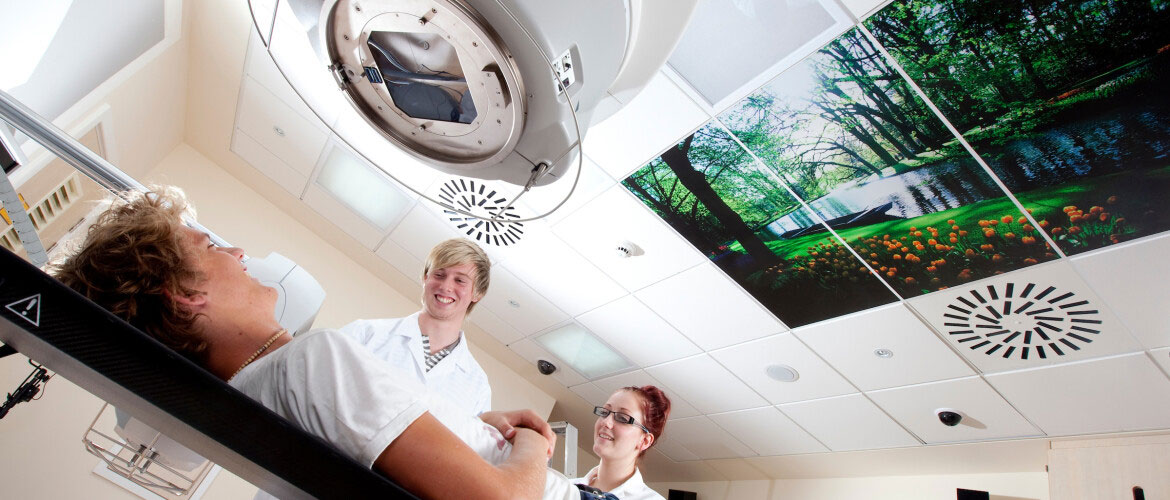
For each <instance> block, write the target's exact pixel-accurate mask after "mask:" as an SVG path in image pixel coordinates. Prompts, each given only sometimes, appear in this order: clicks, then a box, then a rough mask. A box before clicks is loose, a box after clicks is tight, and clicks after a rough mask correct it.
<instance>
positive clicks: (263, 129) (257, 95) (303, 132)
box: [236, 76, 329, 176]
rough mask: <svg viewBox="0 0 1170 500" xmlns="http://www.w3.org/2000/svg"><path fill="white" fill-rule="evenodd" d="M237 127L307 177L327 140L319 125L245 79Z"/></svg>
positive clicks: (250, 80) (249, 79)
mask: <svg viewBox="0 0 1170 500" xmlns="http://www.w3.org/2000/svg"><path fill="white" fill-rule="evenodd" d="M236 126H237V127H239V128H240V130H243V131H244V132H245V133H247V134H248V136H250V137H251V138H253V139H255V140H256V141H257V142H259V143H260V144H261V145H263V146H264V147H265V148H266V149H268V150H269V151H271V152H272V154H274V155H276V157H277V158H280V160H281V161H283V162H284V163H286V164H288V166H290V167H292V168H293V169H295V170H296V171H297V172H300V173H301V174H302V175H306V176H307V175H309V174H311V173H312V172H313V166H314V165H316V163H317V158H318V157H319V156H321V150H322V148H324V147H325V139H326V138H327V137H328V136H329V134H328V132H326V131H325V129H324V126H323V125H322V124H321V123H320V122H311V121H309V120H307V119H305V117H303V116H301V115H300V114H299V113H297V112H296V111H293V109H292V108H290V107H288V105H287V104H285V103H284V102H283V101H281V100H280V99H279V98H277V97H276V96H275V95H273V94H272V92H270V91H269V90H268V89H266V88H264V86H262V85H260V84H259V83H257V82H256V81H255V80H253V79H251V78H249V77H246V76H245V77H244V84H243V88H242V89H240V104H239V110H238V111H237V122H236Z"/></svg>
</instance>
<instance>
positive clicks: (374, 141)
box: [333, 106, 440, 198]
mask: <svg viewBox="0 0 1170 500" xmlns="http://www.w3.org/2000/svg"><path fill="white" fill-rule="evenodd" d="M346 107H347V108H348V107H349V106H346ZM333 128H334V130H335V134H334V137H335V138H336V139H335V140H343V141H345V142H346V143H347V144H348V145H349V146H350V147H352V148H353V149H355V150H357V151H358V152H360V153H361V154H362V155H363V156H365V157H366V158H367V159H368V160H369V161H370V162H372V163H373V164H374V165H375V166H376V167H377V168H379V169H381V170H383V171H385V172H386V173H387V174H389V175H390V176H392V177H393V178H394V179H395V180H396V181H397V182H399V183H401V184H403V185H405V186H414V187H415V188H416V189H421V188H423V187H426V186H430V185H432V184H433V183H434V182H435V181H436V180H437V179H439V178H440V174H439V172H438V171H437V170H435V169H433V168H431V167H430V166H428V165H426V164H424V163H423V162H421V161H419V160H417V159H415V158H414V157H413V156H410V155H409V154H407V153H406V152H405V151H403V150H402V149H400V148H398V147H397V146H395V145H393V144H391V143H390V141H387V140H386V139H385V138H384V137H382V135H381V134H379V133H378V132H377V131H375V130H374V129H373V128H372V127H370V126H369V124H367V123H366V121H365V120H364V119H363V118H362V117H361V116H359V115H357V113H344V114H342V115H341V116H339V117H338V118H337V121H336V122H335V123H334V124H333ZM342 137H344V138H345V139H341V138H342ZM404 191H406V192H407V194H408V195H409V196H410V197H411V198H418V194H417V193H415V192H413V191H410V190H409V189H404Z"/></svg>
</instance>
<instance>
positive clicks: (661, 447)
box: [651, 429, 701, 462]
mask: <svg viewBox="0 0 1170 500" xmlns="http://www.w3.org/2000/svg"><path fill="white" fill-rule="evenodd" d="M670 430H673V429H670ZM653 450H658V452H660V453H662V454H663V455H666V458H669V459H671V460H674V461H675V462H687V461H691V460H701V459H700V458H699V456H698V455H696V454H694V453H693V452H692V451H691V450H688V449H687V448H686V447H685V446H683V445H682V444H680V443H678V442H676V441H675V440H673V439H671V438H670V434H669V433H666V432H664V433H663V434H662V437H660V438H659V439H658V444H656V445H654V448H651V452H653Z"/></svg>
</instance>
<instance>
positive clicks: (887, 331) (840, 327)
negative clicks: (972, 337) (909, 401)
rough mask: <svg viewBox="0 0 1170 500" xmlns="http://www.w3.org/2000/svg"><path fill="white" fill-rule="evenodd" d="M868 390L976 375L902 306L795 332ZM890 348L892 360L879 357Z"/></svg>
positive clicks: (870, 311) (850, 379)
mask: <svg viewBox="0 0 1170 500" xmlns="http://www.w3.org/2000/svg"><path fill="white" fill-rule="evenodd" d="M792 333H794V334H795V335H796V336H797V337H799V338H800V340H803V341H804V343H805V344H807V345H808V346H809V347H810V348H812V350H813V351H816V353H817V354H820V355H821V357H822V358H824V360H825V361H827V362H828V363H829V364H830V365H832V366H833V367H835V368H836V369H837V370H838V371H839V372H841V374H842V375H844V376H845V377H846V378H848V379H849V381H850V382H853V384H854V385H856V386H857V387H858V388H860V389H861V390H863V391H869V390H874V389H885V388H887V387H897V386H902V385H911V384H919V383H923V382H933V381H936V380H946V379H950V378H957V377H962V376H965V375H973V374H974V373H975V372H974V371H973V370H971V367H969V366H967V363H965V362H963V359H962V358H960V357H959V356H957V355H956V354H955V353H954V352H953V351H951V349H950V348H949V347H947V345H946V344H944V343H943V342H942V341H941V340H939V339H938V337H937V336H935V335H934V333H933V332H931V331H930V328H929V327H928V326H926V324H924V323H922V321H921V320H919V319H918V317H917V316H914V313H912V312H910V310H909V309H907V308H906V307H905V306H903V305H901V304H894V305H891V306H885V307H879V308H876V309H871V310H868V311H863V312H860V313H857V314H853V315H849V316H843V317H840V318H836V319H831V320H829V321H824V322H821V323H816V324H814V325H811V326H807V327H802V328H797V329H795V330H793V331H792ZM877 349H886V350H888V351H890V352H892V353H893V356H892V357H889V358H881V357H878V356H877V355H875V354H874V351H875V350H877Z"/></svg>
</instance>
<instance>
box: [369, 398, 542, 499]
mask: <svg viewBox="0 0 1170 500" xmlns="http://www.w3.org/2000/svg"><path fill="white" fill-rule="evenodd" d="M548 447H549V442H548V440H547V439H545V438H544V437H543V436H541V435H540V434H538V433H536V432H535V431H532V430H529V429H524V428H519V429H516V435H515V437H514V439H513V440H512V452H511V455H509V457H508V459H507V460H506V461H505V462H504V463H502V464H500V465H498V466H493V465H492V464H490V463H488V462H487V461H485V460H484V459H482V458H480V457H479V455H476V454H475V452H473V451H472V450H471V448H468V447H467V445H466V444H464V443H463V441H461V440H460V439H459V437H457V436H456V435H455V434H453V433H451V431H450V430H448V429H447V427H445V426H444V425H443V424H442V423H440V422H439V421H438V420H436V419H435V418H434V417H433V416H431V414H430V413H424V414H422V416H420V417H419V418H417V419H415V421H414V422H413V423H411V424H410V426H408V427H407V428H406V430H405V431H403V432H402V434H401V435H399V436H398V438H397V439H395V440H394V442H392V443H390V445H389V446H387V447H386V449H385V450H383V451H382V454H381V455H379V456H378V458H377V460H375V461H374V467H373V468H374V470H376V471H378V472H381V473H382V474H385V475H387V476H389V477H390V478H391V479H393V480H394V481H395V482H397V483H398V484H399V485H401V486H402V487H403V488H406V489H407V490H409V491H411V492H412V493H414V494H416V495H418V496H420V497H422V498H486V499H491V498H500V499H513V498H540V497H541V493H542V492H543V490H544V477H545V460H546V453H547V449H548Z"/></svg>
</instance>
